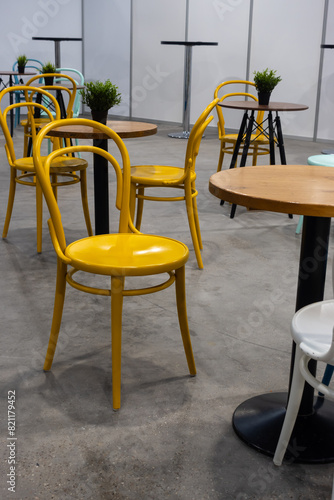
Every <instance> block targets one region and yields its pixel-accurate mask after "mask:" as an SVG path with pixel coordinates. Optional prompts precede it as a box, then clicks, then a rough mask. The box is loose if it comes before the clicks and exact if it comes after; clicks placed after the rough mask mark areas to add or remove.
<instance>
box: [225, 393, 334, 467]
mask: <svg viewBox="0 0 334 500" xmlns="http://www.w3.org/2000/svg"><path fill="white" fill-rule="evenodd" d="M286 401H287V393H281V392H280V393H270V394H264V395H261V396H256V397H254V398H251V399H248V400H247V401H245V402H244V403H242V404H241V405H239V406H238V408H237V409H236V410H235V412H234V414H233V429H234V430H235V432H236V434H237V435H238V436H239V438H240V439H241V440H242V441H244V442H245V443H246V444H248V445H249V446H251V447H252V448H255V449H256V450H257V451H260V452H261V453H264V454H266V455H269V456H273V455H274V453H275V449H276V445H277V442H278V438H279V435H280V432H281V428H282V425H283V420H284V417H285V407H286ZM333 421H334V403H332V402H330V401H328V400H325V399H324V398H322V397H318V398H314V407H313V413H312V414H311V415H308V416H299V417H298V418H297V422H296V425H295V428H294V431H293V433H292V436H291V439H290V443H289V446H288V449H287V452H286V455H285V461H290V462H297V463H298V462H299V463H330V462H334V426H333Z"/></svg>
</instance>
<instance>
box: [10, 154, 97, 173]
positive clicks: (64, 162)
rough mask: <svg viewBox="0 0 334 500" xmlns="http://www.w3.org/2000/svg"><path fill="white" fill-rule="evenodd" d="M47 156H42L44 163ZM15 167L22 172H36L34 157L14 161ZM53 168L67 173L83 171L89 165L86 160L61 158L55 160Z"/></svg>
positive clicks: (58, 171)
mask: <svg viewBox="0 0 334 500" xmlns="http://www.w3.org/2000/svg"><path fill="white" fill-rule="evenodd" d="M45 158H46V156H42V161H43V162H44V161H45ZM14 166H15V168H19V169H20V170H21V169H22V170H24V171H26V172H34V171H35V166H34V160H33V158H32V156H28V157H26V158H19V159H17V160H15V161H14ZM52 166H53V167H56V168H57V173H58V174H59V173H61V172H62V171H66V172H71V171H74V170H82V169H85V168H87V167H88V163H87V161H86V160H83V159H81V158H74V157H73V158H69V157H68V156H67V157H60V158H55V160H54V161H53V162H52ZM51 173H52V168H51Z"/></svg>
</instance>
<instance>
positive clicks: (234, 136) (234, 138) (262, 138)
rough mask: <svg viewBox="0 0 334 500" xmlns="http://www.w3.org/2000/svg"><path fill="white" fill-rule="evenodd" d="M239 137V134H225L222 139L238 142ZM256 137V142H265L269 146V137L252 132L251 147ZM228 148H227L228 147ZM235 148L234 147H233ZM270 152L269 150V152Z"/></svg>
mask: <svg viewBox="0 0 334 500" xmlns="http://www.w3.org/2000/svg"><path fill="white" fill-rule="evenodd" d="M237 139H238V134H225V135H223V136H222V137H221V141H222V142H224V140H226V141H228V142H232V141H233V142H234V143H236V142H237ZM255 139H256V144H257V145H258V144H265V145H267V146H268V139H267V138H266V136H265V135H263V134H261V135H258V134H252V135H251V144H250V147H252V146H253V144H252V141H255ZM226 149H227V148H226ZM233 149H234V147H233ZM241 153H242V150H241ZM267 154H268V152H267Z"/></svg>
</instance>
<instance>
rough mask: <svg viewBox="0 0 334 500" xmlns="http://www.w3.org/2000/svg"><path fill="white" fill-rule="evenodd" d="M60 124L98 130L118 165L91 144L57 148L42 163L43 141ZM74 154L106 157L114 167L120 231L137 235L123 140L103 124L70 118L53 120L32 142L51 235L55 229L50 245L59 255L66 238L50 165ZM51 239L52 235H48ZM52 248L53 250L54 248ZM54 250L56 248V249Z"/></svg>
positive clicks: (108, 154)
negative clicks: (114, 154) (119, 160)
mask: <svg viewBox="0 0 334 500" xmlns="http://www.w3.org/2000/svg"><path fill="white" fill-rule="evenodd" d="M62 125H83V126H86V127H92V126H94V128H96V129H99V130H101V131H102V132H103V133H104V134H105V135H106V136H107V137H108V138H109V139H110V140H112V141H113V149H114V150H115V152H117V151H118V153H119V154H120V155H121V159H122V160H121V163H122V164H121V165H120V164H119V162H118V160H117V159H116V158H115V156H113V155H111V154H110V153H108V152H107V151H105V150H104V149H101V148H99V147H96V146H90V145H87V146H86V145H78V146H69V147H65V148H60V149H58V150H56V151H53V152H52V153H50V154H49V155H48V157H47V158H46V160H45V162H44V163H43V162H42V158H41V146H42V142H43V140H44V139H45V137H46V136H47V135H48V133H49V132H50V131H51V130H52V129H53V128H55V127H60V126H62ZM77 152H91V153H94V154H99V155H101V156H103V157H104V158H106V159H107V160H108V161H109V163H110V164H111V165H112V166H113V168H114V171H115V174H116V181H117V189H116V202H115V205H116V208H117V209H118V210H119V213H120V215H119V232H120V233H127V232H128V229H129V227H130V229H131V230H132V231H133V232H136V233H138V231H137V230H136V229H135V227H134V226H133V224H132V221H131V218H130V208H129V207H130V158H129V154H128V151H127V149H126V146H125V144H124V142H123V141H122V139H121V138H120V137H119V135H118V134H116V132H114V131H113V130H111V129H110V128H109V127H107V126H105V125H103V124H102V123H98V122H94V121H92V120H87V119H85V118H70V119H62V120H56V121H53V122H51V123H49V124H48V125H46V126H44V127H43V128H42V129H41V130H40V132H39V134H38V135H37V138H36V141H35V142H34V147H33V157H34V162H35V169H36V173H37V177H38V180H39V182H40V184H41V186H42V190H43V193H44V197H45V199H46V203H47V205H48V208H49V212H50V215H51V222H52V226H51V227H50V230H51V232H52V231H53V230H54V232H55V234H54V236H55V238H56V240H55V238H54V237H53V238H52V239H53V242H54V244H55V241H56V245H57V244H58V245H59V248H60V250H61V252H62V253H63V252H64V251H65V248H66V239H65V232H64V229H63V226H62V222H61V214H60V210H59V207H58V204H57V200H56V198H55V195H54V192H53V190H52V186H51V181H50V175H49V172H50V165H51V162H52V160H54V158H56V157H58V156H61V155H66V154H69V153H77ZM51 236H52V235H51ZM56 245H55V248H56ZM56 251H57V248H56Z"/></svg>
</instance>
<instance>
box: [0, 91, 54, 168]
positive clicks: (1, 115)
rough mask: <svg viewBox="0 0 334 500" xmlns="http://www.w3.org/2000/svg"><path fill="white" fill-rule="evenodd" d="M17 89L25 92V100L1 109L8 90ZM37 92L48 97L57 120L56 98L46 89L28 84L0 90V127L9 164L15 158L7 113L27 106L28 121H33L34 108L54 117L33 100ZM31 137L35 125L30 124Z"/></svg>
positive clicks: (51, 117) (34, 136)
mask: <svg viewBox="0 0 334 500" xmlns="http://www.w3.org/2000/svg"><path fill="white" fill-rule="evenodd" d="M17 91H20V92H22V91H23V92H24V93H25V98H26V101H21V102H17V103H14V104H11V105H9V106H7V107H6V108H5V109H4V110H2V104H3V102H4V99H5V97H6V96H7V94H9V93H10V92H17ZM37 92H39V93H41V94H42V95H44V96H45V97H47V98H48V99H50V101H51V102H52V104H53V106H54V110H55V111H54V112H55V115H56V119H57V120H59V119H60V108H59V105H58V102H57V99H56V98H55V97H54V96H53V95H52V94H50V93H49V92H48V91H47V90H44V89H41V88H35V87H31V86H28V85H19V86H17V87H8V88H6V89H4V90H2V91H1V92H0V124H1V128H2V131H3V134H4V136H5V140H6V145H5V148H6V153H7V157H8V161H9V163H10V165H12V164H13V162H14V161H15V159H16V156H15V149H14V143H13V138H12V137H11V135H10V131H9V127H8V124H7V115H8V113H9V112H10V111H11V110H12V109H15V108H23V107H25V108H27V114H28V121H30V122H32V123H33V122H34V111H35V109H36V108H38V109H40V110H42V111H44V112H45V113H47V115H48V117H49V118H50V120H53V119H54V118H53V116H52V114H51V112H50V110H49V109H47V108H46V107H45V106H43V104H39V103H37V102H34V101H33V97H34V95H35V94H36V93H37ZM5 100H6V99H5ZM32 137H33V140H34V139H35V138H36V127H35V126H32Z"/></svg>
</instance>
